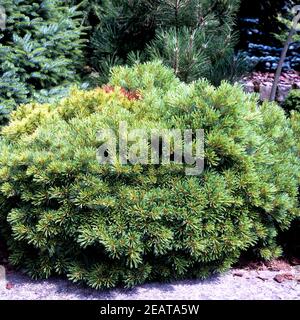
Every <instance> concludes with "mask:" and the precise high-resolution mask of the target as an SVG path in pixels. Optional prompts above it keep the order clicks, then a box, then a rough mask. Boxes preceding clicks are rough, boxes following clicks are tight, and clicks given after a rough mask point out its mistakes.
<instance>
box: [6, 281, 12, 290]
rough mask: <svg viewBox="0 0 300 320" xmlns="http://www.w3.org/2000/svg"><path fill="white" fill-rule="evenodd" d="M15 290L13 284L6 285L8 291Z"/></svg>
mask: <svg viewBox="0 0 300 320" xmlns="http://www.w3.org/2000/svg"><path fill="white" fill-rule="evenodd" d="M12 288H13V284H12V283H11V282H8V283H7V284H6V289H7V290H10V289H12Z"/></svg>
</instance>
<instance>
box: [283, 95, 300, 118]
mask: <svg viewBox="0 0 300 320" xmlns="http://www.w3.org/2000/svg"><path fill="white" fill-rule="evenodd" d="M283 108H284V109H285V110H286V111H287V112H289V113H290V112H291V111H292V110H296V111H299V112H300V90H298V89H296V90H292V91H291V92H290V93H289V95H288V96H287V98H286V100H285V102H284V105H283Z"/></svg>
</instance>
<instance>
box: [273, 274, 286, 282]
mask: <svg viewBox="0 0 300 320" xmlns="http://www.w3.org/2000/svg"><path fill="white" fill-rule="evenodd" d="M274 280H275V281H276V282H278V283H282V282H284V281H285V278H284V276H283V275H281V274H278V275H277V276H275V277H274Z"/></svg>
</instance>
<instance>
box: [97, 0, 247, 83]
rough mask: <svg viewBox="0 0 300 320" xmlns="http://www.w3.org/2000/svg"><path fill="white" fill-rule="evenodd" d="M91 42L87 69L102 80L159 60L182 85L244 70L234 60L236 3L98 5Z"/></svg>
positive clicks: (184, 0) (106, 1)
mask: <svg viewBox="0 0 300 320" xmlns="http://www.w3.org/2000/svg"><path fill="white" fill-rule="evenodd" d="M101 6H102V8H103V9H102V11H99V15H100V21H101V23H100V24H99V26H98V27H97V30H96V31H95V32H94V35H93V37H92V40H91V46H92V48H93V57H92V65H93V66H94V67H95V68H96V69H97V70H98V71H100V74H101V75H103V76H104V80H106V78H105V76H107V75H108V71H109V69H110V67H111V66H113V65H115V64H123V63H131V62H133V61H136V60H140V61H145V60H151V59H156V58H159V59H161V60H162V61H163V62H164V63H165V64H166V65H167V66H170V67H172V68H173V69H174V71H175V73H176V75H177V76H178V77H179V78H180V79H181V80H184V81H187V82H189V81H192V80H195V79H197V78H199V77H207V78H208V79H209V80H210V81H211V82H213V83H214V84H219V83H220V81H221V79H229V80H234V78H235V76H238V75H239V74H240V73H241V71H244V65H243V63H242V62H243V59H242V57H238V58H236V57H235V55H234V45H235V44H236V40H237V37H236V34H235V33H234V31H233V27H234V21H235V15H236V12H237V10H238V8H239V0H216V1H213V2H212V1H211V0H167V1H165V0H151V1H150V0H133V1H120V0H103V1H101Z"/></svg>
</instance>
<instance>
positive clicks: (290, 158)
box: [0, 62, 299, 289]
mask: <svg viewBox="0 0 300 320" xmlns="http://www.w3.org/2000/svg"><path fill="white" fill-rule="evenodd" d="M121 121H126V122H127V125H128V128H129V129H134V128H147V129H148V130H150V129H158V130H161V129H172V128H178V129H193V130H196V129H204V133H205V169H204V172H203V173H202V174H201V175H200V176H187V175H186V174H185V166H184V165H178V164H170V165H168V166H166V165H157V164H156V165H141V164H134V165H133V164H128V165H121V164H120V163H119V162H118V161H116V162H115V163H114V164H102V165H100V164H99V163H98V161H97V159H96V150H97V148H99V146H100V145H101V141H99V140H98V139H97V132H98V131H99V130H101V129H103V128H110V129H112V130H114V131H116V133H117V132H118V126H119V123H120V122H121ZM117 134H118V133H117ZM295 145H296V142H295V138H294V135H293V131H292V128H291V124H290V121H289V120H288V119H287V118H286V116H285V114H284V111H283V110H282V109H281V108H280V107H278V106H277V105H276V104H270V103H264V104H263V105H262V106H259V105H258V103H257V99H256V96H252V95H247V94H245V93H243V91H242V89H241V88H240V87H239V86H232V85H230V84H228V83H226V82H224V83H222V85H221V86H220V87H219V88H215V87H213V86H211V85H210V84H209V83H207V82H206V81H203V80H201V81H197V82H194V83H191V84H184V83H182V82H180V81H179V80H178V79H177V78H176V77H175V76H174V75H173V71H172V70H170V69H167V68H165V67H163V66H162V65H161V64H160V63H158V62H153V63H147V64H143V65H135V66H134V67H132V68H128V67H117V68H115V69H113V71H112V78H111V80H110V83H109V84H108V85H107V86H106V87H104V88H97V89H95V90H93V91H80V90H78V89H74V90H73V92H72V93H71V95H70V97H67V98H64V99H63V100H61V101H60V102H58V103H53V104H43V105H39V104H29V105H25V106H21V107H19V108H18V110H17V111H15V112H14V113H13V115H12V121H11V123H10V125H9V126H7V127H5V128H4V129H2V140H1V154H0V208H1V211H0V212H1V236H2V237H3V238H5V239H6V241H7V244H8V247H9V250H10V261H11V263H13V264H14V265H16V266H20V267H22V268H23V269H24V270H25V271H26V272H27V273H28V274H29V275H31V276H32V277H34V278H37V277H42V278H46V277H49V276H50V275H52V274H62V275H66V276H67V277H68V278H69V279H70V280H72V281H75V282H78V281H79V282H84V283H86V284H88V285H89V286H91V287H93V288H97V289H99V288H109V287H114V286H117V285H118V284H122V285H124V286H126V287H130V286H134V285H137V284H140V283H144V282H146V281H149V280H159V281H167V280H170V279H182V278H186V277H189V278H191V277H196V278H202V277H206V276H208V275H209V274H211V273H214V272H221V271H223V270H226V269H227V268H228V267H230V266H231V265H232V264H233V263H234V262H236V261H237V259H238V258H239V256H240V255H241V252H243V251H245V250H249V249H251V250H255V251H256V252H257V253H258V254H260V255H261V256H262V257H263V258H265V259H270V258H272V257H274V256H278V255H280V254H281V249H280V247H279V246H278V244H277V242H276V236H277V233H278V232H279V230H281V229H286V228H288V227H289V225H290V223H291V222H292V220H293V219H294V218H295V217H297V216H298V215H299V208H298V203H297V186H298V177H297V175H298V173H299V158H298V156H297V154H296V152H295Z"/></svg>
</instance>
